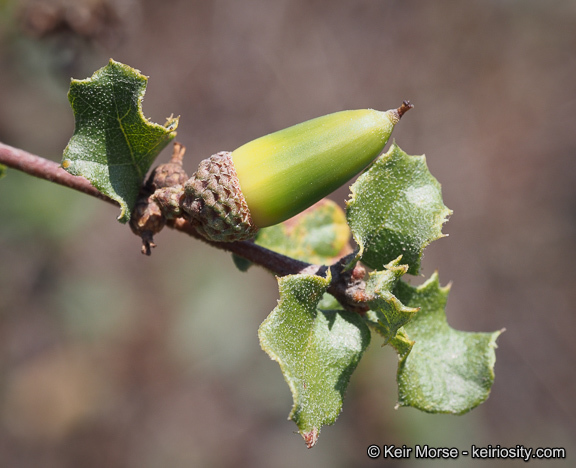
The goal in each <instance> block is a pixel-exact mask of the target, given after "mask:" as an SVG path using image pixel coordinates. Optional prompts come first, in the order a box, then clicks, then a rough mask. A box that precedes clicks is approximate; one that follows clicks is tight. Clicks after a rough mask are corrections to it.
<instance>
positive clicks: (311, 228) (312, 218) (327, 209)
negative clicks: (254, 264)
mask: <svg viewBox="0 0 576 468" xmlns="http://www.w3.org/2000/svg"><path fill="white" fill-rule="evenodd" d="M255 243H256V244H258V245H261V246H262V247H266V248H267V249H270V250H273V251H275V252H278V253H281V254H282V255H286V256H288V257H292V258H295V259H297V260H302V261H304V262H309V263H315V264H318V265H330V264H331V263H333V262H334V261H336V260H338V259H339V258H340V257H342V256H344V255H347V254H349V253H351V252H352V248H351V247H350V228H349V227H348V224H347V223H346V215H345V214H344V211H343V210H342V208H340V207H339V206H338V205H337V204H336V203H334V202H333V201H332V200H329V199H323V200H320V201H319V202H318V203H316V204H314V205H312V206H311V207H310V208H308V209H306V210H304V211H303V212H302V213H299V214H298V215H296V216H294V217H292V218H290V219H289V220H287V221H284V222H283V223H280V224H276V225H274V226H270V227H267V228H264V229H260V231H258V235H257V236H256V239H255ZM232 259H233V260H234V264H235V265H236V267H237V268H238V269H239V270H240V271H246V270H247V269H248V268H249V267H250V265H251V263H250V262H249V261H248V260H244V259H242V258H240V257H238V256H236V255H233V256H232Z"/></svg>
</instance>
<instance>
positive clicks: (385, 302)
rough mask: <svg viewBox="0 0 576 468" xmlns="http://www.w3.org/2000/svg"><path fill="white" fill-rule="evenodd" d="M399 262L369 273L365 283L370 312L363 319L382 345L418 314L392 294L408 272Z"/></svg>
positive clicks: (414, 309)
mask: <svg viewBox="0 0 576 468" xmlns="http://www.w3.org/2000/svg"><path fill="white" fill-rule="evenodd" d="M399 262H400V257H398V258H397V259H396V260H394V261H392V262H390V263H389V264H388V265H386V269H385V270H382V271H373V272H371V273H370V275H369V277H368V281H367V282H366V294H367V296H368V297H369V298H370V299H369V300H368V306H369V307H370V310H369V311H368V312H367V313H366V315H365V319H366V321H367V322H368V324H369V325H370V326H371V327H372V328H374V330H375V331H376V332H377V333H379V334H380V335H381V336H382V337H383V338H384V344H388V343H389V342H390V340H392V339H393V338H394V337H396V334H397V333H398V331H399V330H400V328H401V327H402V326H404V325H405V324H407V323H408V322H410V320H412V318H413V317H414V315H415V314H416V312H418V309H417V308H412V307H406V306H405V305H404V304H402V302H400V301H399V300H398V298H397V297H396V296H395V295H394V294H393V292H392V291H393V289H394V287H395V286H396V284H397V283H398V280H399V279H400V277H401V276H402V275H404V274H405V273H406V271H407V270H408V265H399Z"/></svg>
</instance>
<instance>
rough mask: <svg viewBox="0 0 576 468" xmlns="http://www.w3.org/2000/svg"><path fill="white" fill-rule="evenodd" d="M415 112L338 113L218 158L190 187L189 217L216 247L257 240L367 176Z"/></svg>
mask: <svg viewBox="0 0 576 468" xmlns="http://www.w3.org/2000/svg"><path fill="white" fill-rule="evenodd" d="M412 107H413V106H412V104H410V103H409V102H408V101H404V103H403V104H402V106H401V107H399V108H398V109H392V110H388V111H386V112H381V111H376V110H373V109H362V110H352V111H342V112H336V113H334V114H329V115H325V116H323V117H318V118H316V119H312V120H308V121H306V122H303V123H301V124H298V125H294V126H292V127H289V128H286V129H284V130H280V131H278V132H275V133H271V134H270V135H266V136H263V137H261V138H258V139H256V140H253V141H251V142H249V143H246V144H245V145H243V146H241V147H240V148H238V149H236V150H235V151H233V152H232V153H230V152H220V153H218V154H216V155H213V156H211V157H210V158H209V159H206V160H204V161H202V163H201V164H200V168H199V170H198V171H197V172H196V174H194V175H193V176H192V178H190V179H189V180H188V181H187V182H186V184H184V191H185V197H184V200H183V203H182V210H183V211H184V212H185V213H186V214H187V217H188V219H189V220H190V222H191V223H192V224H193V225H194V226H195V227H196V229H197V231H198V232H199V233H200V234H202V235H204V236H205V237H207V238H208V239H210V240H215V241H228V242H230V241H236V240H244V239H249V238H251V237H253V236H254V234H255V233H256V232H257V230H258V229H259V228H263V227H266V226H271V225H273V224H278V223H281V222H282V221H285V220H287V219H288V218H291V217H292V216H294V215H296V214H298V213H300V212H301V211H303V210H305V209H306V208H308V207H309V206H311V205H313V204H314V203H316V202H317V201H319V200H320V199H322V198H324V197H325V196H326V195H328V194H330V193H331V192H333V191H334V190H336V189H337V188H338V187H340V186H342V185H344V184H345V183H346V182H348V181H349V180H350V179H352V178H353V177H354V176H355V175H357V174H358V173H360V172H361V171H362V170H363V169H365V168H366V167H367V166H368V165H369V164H370V163H371V162H372V161H373V160H374V159H375V158H376V157H377V156H378V155H379V154H380V153H381V152H382V150H383V149H384V146H385V145H386V142H387V141H388V139H389V137H390V134H391V133H392V130H393V129H394V126H395V125H396V123H398V121H399V120H400V118H401V117H402V115H403V114H404V113H405V112H406V111H407V110H409V109H411V108H412Z"/></svg>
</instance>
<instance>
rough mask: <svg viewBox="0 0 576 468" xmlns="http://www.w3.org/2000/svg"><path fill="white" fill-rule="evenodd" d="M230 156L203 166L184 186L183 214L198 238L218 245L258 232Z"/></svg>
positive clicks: (216, 156)
mask: <svg viewBox="0 0 576 468" xmlns="http://www.w3.org/2000/svg"><path fill="white" fill-rule="evenodd" d="M230 155H231V153H230V152H229V151H221V152H220V153H216V154H213V155H212V156H210V157H209V158H208V159H204V160H203V161H201V162H200V166H199V167H198V170H197V171H196V173H195V174H194V175H193V176H192V177H191V178H190V179H189V180H188V181H187V182H186V183H185V184H184V199H183V201H182V203H181V208H182V210H183V211H184V212H185V213H186V214H187V216H186V217H187V218H188V220H189V221H190V223H191V224H192V225H193V226H194V227H195V228H196V231H198V233H199V234H201V235H202V236H204V237H206V238H207V239H209V240H213V241H217V242H233V241H238V240H246V239H250V238H252V237H254V235H255V234H256V232H257V231H258V228H257V227H256V226H255V225H254V223H253V222H252V218H251V217H250V210H249V208H248V205H247V204H246V200H245V199H244V196H243V195H242V191H241V190H240V184H239V183H238V176H237V175H236V171H235V169H234V164H233V163H232V158H231V157H230Z"/></svg>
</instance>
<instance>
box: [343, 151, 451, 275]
mask: <svg viewBox="0 0 576 468" xmlns="http://www.w3.org/2000/svg"><path fill="white" fill-rule="evenodd" d="M450 214H451V211H450V210H449V209H448V208H447V207H446V206H445V205H444V203H443V201H442V194H441V189H440V184H439V183H438V181H437V180H436V179H435V178H434V177H433V176H432V174H430V172H429V171H428V168H427V166H426V160H425V157H424V156H408V155H407V154H406V153H405V152H404V151H402V150H401V149H400V148H399V147H398V146H397V145H396V144H393V145H392V147H391V148H390V150H389V151H388V152H387V153H386V154H384V155H382V156H381V157H380V158H378V159H377V160H376V161H375V162H374V164H373V165H372V166H371V167H370V169H369V170H368V171H366V172H365V173H364V174H362V175H361V176H360V177H359V178H358V180H357V181H356V182H355V183H354V185H352V187H351V197H350V199H349V200H348V202H347V217H348V223H349V225H350V228H351V229H352V234H353V236H354V239H355V240H356V242H357V243H358V246H359V252H358V255H357V258H356V260H358V259H360V258H361V259H362V262H364V263H365V264H366V265H368V266H369V267H371V268H374V269H376V270H381V269H383V268H384V266H385V265H386V264H388V263H389V262H391V261H392V260H394V259H395V258H397V257H398V256H400V255H402V261H403V263H406V264H407V265H409V269H408V273H410V274H417V273H418V271H419V269H420V258H421V256H422V251H423V250H424V248H425V247H426V246H427V245H428V244H429V243H430V242H432V241H433V240H435V239H438V238H439V237H442V236H443V234H442V224H443V223H444V222H446V219H447V216H448V215H450Z"/></svg>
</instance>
